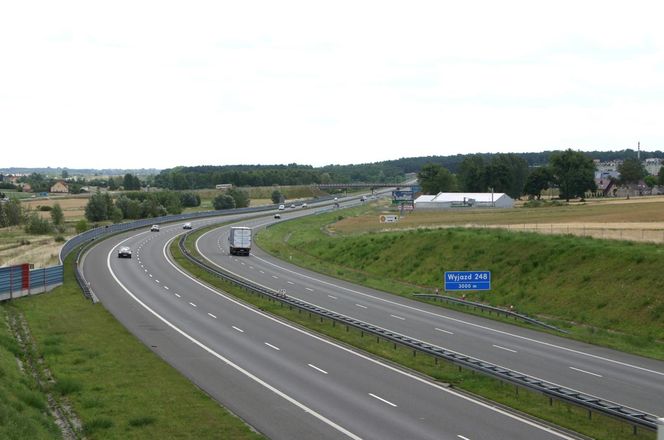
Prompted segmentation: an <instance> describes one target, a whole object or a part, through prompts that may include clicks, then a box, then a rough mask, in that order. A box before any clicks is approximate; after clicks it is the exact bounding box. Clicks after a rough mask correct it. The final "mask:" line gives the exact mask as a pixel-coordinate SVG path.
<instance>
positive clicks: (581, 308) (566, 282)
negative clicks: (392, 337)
mask: <svg viewBox="0 0 664 440" xmlns="http://www.w3.org/2000/svg"><path fill="white" fill-rule="evenodd" d="M362 209H366V208H357V209H355V210H349V211H347V212H344V214H346V215H348V216H354V215H358V214H360V213H361V212H362ZM338 220H341V218H340V217H339V213H330V214H326V215H320V216H311V217H306V218H302V219H298V220H293V221H288V222H283V223H280V224H277V225H275V226H273V227H271V228H269V229H268V230H266V231H265V232H262V233H261V234H259V235H258V237H257V243H258V244H259V245H260V246H261V247H262V248H263V249H265V250H267V251H269V252H271V253H273V254H274V255H277V256H281V257H284V258H288V259H290V260H291V261H292V262H293V263H295V264H300V265H302V266H306V267H310V268H312V269H314V270H317V271H320V272H324V273H327V274H330V275H333V276H335V277H339V278H343V279H348V280H351V281H353V282H357V283H360V284H364V285H367V286H370V287H374V288H377V289H381V290H384V291H388V292H392V293H395V294H399V295H403V296H407V297H410V296H411V295H412V293H414V292H431V291H432V290H433V289H434V288H436V287H439V288H440V287H442V286H441V284H442V276H443V272H444V271H445V270H474V269H479V268H481V269H483V270H490V271H492V274H493V280H492V290H491V292H480V293H474V294H472V295H471V299H474V300H478V301H482V302H486V303H489V304H492V305H496V306H503V307H505V306H508V305H510V304H513V305H514V306H515V307H516V309H517V310H518V311H520V312H524V313H526V314H529V315H531V316H538V317H539V318H541V319H544V320H546V321H548V322H550V323H552V324H554V325H556V326H559V327H563V328H566V329H569V330H570V331H571V332H572V337H575V338H578V339H581V340H585V341H589V342H593V343H597V344H602V345H607V346H610V347H614V348H617V349H620V350H624V351H630V352H634V353H638V354H642V355H645V356H651V357H655V358H659V359H664V342H663V341H664V296H663V295H661V292H662V289H663V288H664V272H662V271H661V267H662V266H663V265H664V249H663V248H662V247H661V246H657V245H649V244H635V243H632V242H620V241H609V240H596V239H591V238H579V237H571V236H545V235H539V234H534V233H510V232H506V231H502V230H474V229H444V230H441V229H434V230H431V229H418V230H410V231H395V232H388V233H366V234H356V235H345V236H341V235H332V234H329V233H327V232H326V225H330V224H332V223H333V222H335V221H338ZM374 221H375V220H374ZM626 293H629V294H626Z"/></svg>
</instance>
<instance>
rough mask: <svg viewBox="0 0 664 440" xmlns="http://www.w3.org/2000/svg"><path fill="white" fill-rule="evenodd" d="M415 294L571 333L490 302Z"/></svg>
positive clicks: (419, 296)
mask: <svg viewBox="0 0 664 440" xmlns="http://www.w3.org/2000/svg"><path fill="white" fill-rule="evenodd" d="M413 296H416V297H418V298H430V299H436V300H438V299H442V300H444V301H447V302H451V303H455V304H461V305H464V306H468V307H475V308H478V309H482V310H488V311H489V313H491V312H495V313H496V314H501V313H502V314H503V315H505V316H512V317H513V318H515V319H521V320H522V321H525V322H528V323H530V324H535V325H539V326H540V327H544V328H548V329H549V330H555V331H557V332H561V333H569V332H568V331H567V330H563V329H560V328H558V327H556V326H553V325H551V324H547V323H546V322H542V321H539V320H537V319H535V318H531V317H530V316H528V315H524V314H523V313H517V312H513V311H510V310H505V309H501V308H500V307H495V306H490V305H488V304H482V303H478V302H474V301H467V300H465V299H460V298H455V297H453V296H446V295H435V294H432V293H414V294H413Z"/></svg>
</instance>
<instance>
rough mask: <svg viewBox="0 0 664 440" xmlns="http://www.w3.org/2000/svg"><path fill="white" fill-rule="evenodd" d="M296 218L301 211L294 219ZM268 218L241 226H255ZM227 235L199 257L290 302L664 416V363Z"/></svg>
mask: <svg viewBox="0 0 664 440" xmlns="http://www.w3.org/2000/svg"><path fill="white" fill-rule="evenodd" d="M293 214H295V213H293ZM265 223H266V221H265V220H262V219H258V220H253V221H246V222H243V223H242V225H245V226H252V227H257V226H259V225H264V224H265ZM226 236H227V230H226V228H224V227H222V228H219V229H215V230H213V231H211V232H208V233H206V234H205V235H203V236H202V237H201V238H200V239H199V240H198V242H197V248H198V250H199V252H200V253H201V254H202V255H204V256H205V257H206V258H207V259H208V260H209V261H210V262H212V263H213V264H215V265H217V266H219V267H222V268H224V269H225V270H227V271H229V272H232V273H234V274H236V275H239V276H241V277H244V278H246V279H248V280H251V281H252V282H255V283H258V284H261V285H263V286H265V287H268V288H272V289H285V290H286V292H287V294H288V295H289V296H291V297H294V298H297V299H300V300H303V301H307V302H309V303H311V304H315V305H316V306H319V307H322V308H325V309H328V310H332V311H334V312H337V313H340V314H343V315H346V316H349V317H353V318H355V319H358V320H361V321H364V322H368V323H371V324H373V325H376V326H379V327H382V328H385V329H389V330H391V331H393V332H397V333H400V334H403V335H407V336H410V337H412V338H415V339H418V340H421V341H425V342H427V343H429V344H432V345H435V346H439V347H444V348H446V349H449V350H453V351H456V352H459V353H463V354H465V355H468V356H472V357H475V358H479V359H482V360H484V361H487V362H491V363H493V364H497V365H500V366H503V367H505V368H509V369H512V370H515V371H519V372H521V373H523V374H527V375H529V376H533V377H538V378H541V379H544V380H547V381H550V382H554V383H557V384H559V385H562V386H565V387H568V388H572V389H575V390H577V391H581V392H583V393H588V394H591V395H594V396H597V397H601V398H604V399H607V400H610V401H614V402H618V403H620V404H623V405H627V406H630V407H632V408H637V409H639V410H641V411H644V412H646V413H650V414H654V415H659V416H661V415H664V399H662V396H664V362H661V361H657V360H652V359H647V358H643V357H639V356H633V355H629V354H625V353H622V352H619V351H615V350H609V349H605V348H601V347H596V346H592V345H589V344H584V343H580V342H576V341H572V340H569V339H565V338H562V337H556V336H553V335H549V334H546V333H541V332H537V331H533V330H528V329H523V328H520V327H516V326H511V325H509V324H504V323H500V322H496V321H491V320H488V319H483V318H481V317H474V316H470V315H466V314H463V313H458V312H455V311H450V310H446V309H443V308H440V307H436V306H433V305H428V304H424V303H421V302H417V301H413V300H408V299H405V298H401V297H397V296H394V295H389V294H386V293H384V292H380V291H376V290H373V289H368V288H365V287H361V286H357V285H354V284H351V283H347V282H344V281H340V280H337V279H334V278H331V277H327V276H324V275H321V274H319V273H316V272H312V271H308V270H305V269H302V268H300V267H297V266H294V265H292V264H289V263H287V262H284V261H282V260H279V259H276V258H273V257H271V256H269V255H267V254H266V253H265V252H262V251H261V250H260V249H257V248H256V247H254V249H253V250H252V255H251V256H249V257H231V256H229V255H228V250H227V249H226V242H225V240H226Z"/></svg>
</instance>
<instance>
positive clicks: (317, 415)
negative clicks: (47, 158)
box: [106, 237, 571, 440]
mask: <svg viewBox="0 0 664 440" xmlns="http://www.w3.org/2000/svg"><path fill="white" fill-rule="evenodd" d="M130 238H131V237H128V238H127V239H125V240H123V241H121V242H120V243H124V242H125V241H127V240H129V239H130ZM171 241H172V240H169V241H167V242H166V245H165V247H164V249H163V250H164V252H165V249H166V246H168V244H169V243H170V242H171ZM111 253H112V251H111V252H109V253H108V255H107V256H106V267H107V268H108V271H109V272H110V273H111V276H112V277H113V279H114V280H115V282H116V283H118V285H119V286H120V287H121V288H122V290H124V291H125V292H126V293H127V295H129V296H130V297H131V298H132V299H133V300H134V301H136V302H137V303H138V304H140V305H141V306H142V307H143V308H144V309H145V310H147V311H148V312H150V313H152V315H154V316H155V317H156V318H157V319H159V320H160V321H162V322H163V323H164V324H166V325H167V326H169V327H170V328H172V329H173V330H174V331H176V332H178V333H179V334H181V335H182V336H183V337H185V338H186V339H188V340H189V341H191V342H192V343H193V344H195V345H197V346H199V347H200V348H202V349H203V350H205V351H207V352H208V353H210V355H212V356H214V357H216V358H217V359H219V360H220V361H222V362H224V363H225V364H226V365H228V366H230V367H232V368H235V369H236V370H237V371H239V372H240V373H242V374H244V375H245V376H247V377H248V378H249V379H251V380H253V381H254V382H256V383H258V384H260V385H262V386H263V387H265V388H267V389H268V390H270V391H272V392H273V393H274V394H276V395H278V396H279V397H281V398H283V399H285V400H286V401H288V402H290V403H292V404H293V405H295V406H297V407H298V408H300V409H301V410H303V411H304V412H306V413H309V414H311V415H312V416H314V417H315V418H317V419H318V420H320V421H322V422H323V423H325V424H327V425H328V426H330V427H332V428H334V429H336V430H337V431H339V432H341V433H343V434H345V435H346V436H348V437H350V438H352V439H353V440H362V438H361V437H360V436H358V435H355V434H353V433H352V432H350V431H349V430H347V429H346V428H344V427H343V426H340V425H338V424H336V423H334V422H333V421H332V420H330V419H328V418H327V417H325V416H324V415H322V414H320V413H318V412H316V411H315V410H313V409H311V408H309V407H308V406H306V405H304V404H303V403H301V402H299V401H297V400H295V399H294V398H292V397H291V396H289V395H288V394H286V393H284V392H283V391H280V390H279V389H278V388H275V387H273V386H272V385H270V384H269V383H267V382H265V381H264V380H262V379H260V378H259V377H258V376H255V375H254V374H252V373H250V372H249V371H247V370H245V369H244V368H242V367H240V366H239V365H238V364H236V363H234V362H232V361H231V360H230V359H228V358H226V357H224V356H222V355H221V354H219V353H217V352H216V351H214V350H212V349H211V348H210V347H208V346H207V345H205V344H203V343H202V342H200V341H199V340H198V339H195V338H194V337H193V336H191V335H189V334H188V333H186V332H185V331H184V330H182V329H180V328H179V327H178V326H176V325H175V324H173V323H171V322H170V321H169V320H167V319H166V318H164V317H163V316H161V315H160V314H158V313H157V312H155V311H154V310H153V309H151V308H150V306H148V305H147V304H145V303H144V302H143V301H141V300H140V299H138V297H137V296H136V295H134V294H133V293H132V292H131V291H130V290H129V289H127V287H126V286H125V285H124V284H122V282H121V281H120V280H119V279H118V277H117V276H116V275H115V272H113V269H112V268H111ZM164 257H165V258H166V260H167V261H169V263H170V260H168V257H166V254H164ZM170 264H171V265H172V263H170ZM173 267H175V266H173ZM176 269H177V268H176ZM177 270H178V271H180V273H182V274H184V272H182V271H181V270H180V269H177ZM189 278H190V279H192V280H193V278H191V277H189ZM199 284H200V282H199ZM200 285H201V286H202V285H203V284H200ZM210 290H211V291H213V292H215V293H218V292H216V291H215V290H213V289H210ZM221 296H222V297H223V295H221ZM245 307H246V306H245ZM247 309H249V308H248V307H247ZM249 310H250V309H249ZM275 322H278V321H276V320H275ZM293 328H294V327H293ZM302 333H304V334H307V333H306V332H304V331H302ZM570 440H571V439H570Z"/></svg>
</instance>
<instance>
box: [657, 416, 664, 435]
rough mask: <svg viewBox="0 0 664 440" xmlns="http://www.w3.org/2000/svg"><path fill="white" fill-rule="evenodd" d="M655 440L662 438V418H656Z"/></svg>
mask: <svg viewBox="0 0 664 440" xmlns="http://www.w3.org/2000/svg"><path fill="white" fill-rule="evenodd" d="M657 440H664V418H659V419H657Z"/></svg>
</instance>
